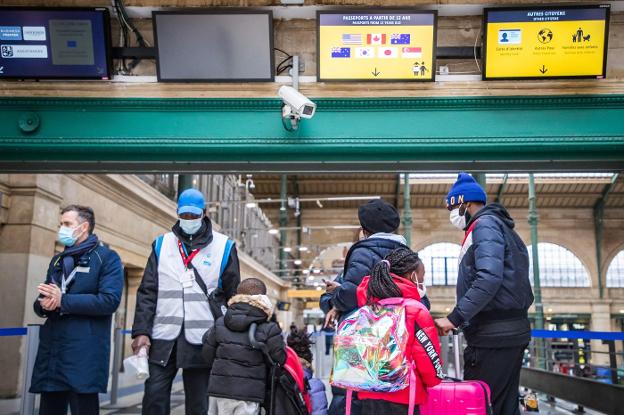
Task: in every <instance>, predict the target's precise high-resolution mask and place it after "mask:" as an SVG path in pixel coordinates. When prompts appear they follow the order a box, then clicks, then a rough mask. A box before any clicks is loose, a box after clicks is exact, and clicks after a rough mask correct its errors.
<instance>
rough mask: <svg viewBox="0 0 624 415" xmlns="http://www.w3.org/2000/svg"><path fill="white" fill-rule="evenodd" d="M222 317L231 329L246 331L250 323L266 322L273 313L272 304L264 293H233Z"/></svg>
mask: <svg viewBox="0 0 624 415" xmlns="http://www.w3.org/2000/svg"><path fill="white" fill-rule="evenodd" d="M228 305H229V307H228V309H227V311H226V313H225V317H224V318H223V320H224V323H225V326H226V327H227V328H228V329H230V330H232V331H239V332H242V331H247V330H249V326H251V323H257V324H262V323H266V321H267V320H268V319H269V317H270V316H271V315H272V314H273V304H272V303H271V300H269V298H268V297H267V296H266V295H243V294H238V295H235V296H234V297H232V298H231V299H230V301H228Z"/></svg>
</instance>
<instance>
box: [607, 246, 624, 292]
mask: <svg viewBox="0 0 624 415" xmlns="http://www.w3.org/2000/svg"><path fill="white" fill-rule="evenodd" d="M607 287H609V288H624V250H622V251H620V252H619V253H618V254H617V255H616V256H615V258H613V261H611V264H609V269H608V270H607Z"/></svg>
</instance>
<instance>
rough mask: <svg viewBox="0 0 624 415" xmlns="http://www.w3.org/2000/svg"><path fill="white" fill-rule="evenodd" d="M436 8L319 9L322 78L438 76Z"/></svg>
mask: <svg viewBox="0 0 624 415" xmlns="http://www.w3.org/2000/svg"><path fill="white" fill-rule="evenodd" d="M436 17H437V13H436V12H435V11H424V12H410V11H383V12H350V11H349V12H336V11H331V12H329V11H327V12H325V11H322V12H318V15H317V22H318V37H317V38H318V40H317V41H318V48H317V52H318V55H317V56H318V59H317V61H318V67H317V73H318V76H319V80H320V81H337V80H370V81H392V80H396V81H406V80H408V81H433V80H435V33H436Z"/></svg>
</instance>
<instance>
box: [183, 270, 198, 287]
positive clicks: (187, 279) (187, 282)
mask: <svg viewBox="0 0 624 415" xmlns="http://www.w3.org/2000/svg"><path fill="white" fill-rule="evenodd" d="M194 281H195V273H194V272H193V270H192V269H187V270H186V271H185V272H184V276H183V277H182V287H183V288H192V287H193V282H194Z"/></svg>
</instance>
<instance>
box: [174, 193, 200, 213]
mask: <svg viewBox="0 0 624 415" xmlns="http://www.w3.org/2000/svg"><path fill="white" fill-rule="evenodd" d="M205 208H206V201H205V200H204V195H203V194H202V193H201V192H200V191H199V190H197V189H186V190H185V191H183V192H182V193H181V194H180V197H179V198H178V215H181V214H183V213H192V214H193V215H201V214H202V213H204V209H205Z"/></svg>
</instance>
